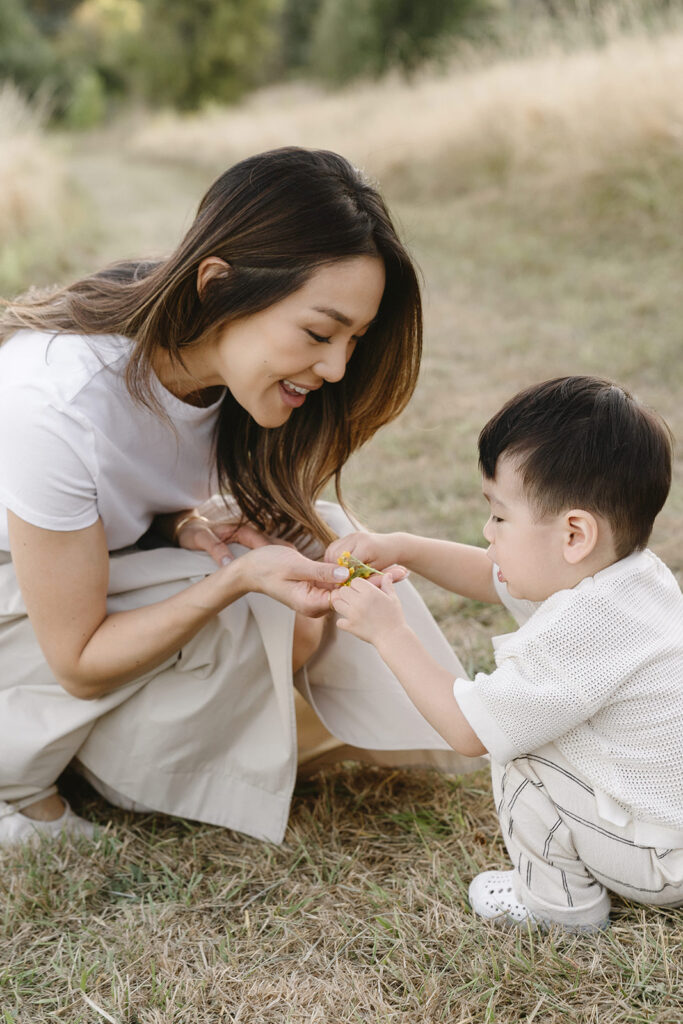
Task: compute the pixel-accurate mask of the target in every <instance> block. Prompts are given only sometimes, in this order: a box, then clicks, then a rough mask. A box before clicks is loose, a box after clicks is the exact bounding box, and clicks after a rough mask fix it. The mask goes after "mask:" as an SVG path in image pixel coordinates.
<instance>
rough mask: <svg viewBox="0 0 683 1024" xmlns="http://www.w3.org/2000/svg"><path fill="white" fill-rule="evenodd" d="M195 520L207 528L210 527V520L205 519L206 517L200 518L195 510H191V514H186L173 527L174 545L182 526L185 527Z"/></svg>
mask: <svg viewBox="0 0 683 1024" xmlns="http://www.w3.org/2000/svg"><path fill="white" fill-rule="evenodd" d="M195 519H196V520H198V521H199V522H201V523H205V524H206V526H208V527H209V528H210V527H211V520H210V519H207V518H206V516H201V515H200V514H199V512H197V511H196V509H193V510H192V511H191V512H188V513H187V515H184V516H182V517H181V518H180V519H179V520H178V522H177V523H176V524H175V526H174V527H173V543H174V544H177V543H178V535H179V534H180V531H181V530H182V528H183V526H187V524H188V523H191V522H193V520H195Z"/></svg>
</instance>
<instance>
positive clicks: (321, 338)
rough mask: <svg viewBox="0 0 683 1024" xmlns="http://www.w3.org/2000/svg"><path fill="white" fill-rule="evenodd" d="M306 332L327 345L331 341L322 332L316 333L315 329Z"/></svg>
mask: <svg viewBox="0 0 683 1024" xmlns="http://www.w3.org/2000/svg"><path fill="white" fill-rule="evenodd" d="M306 334H308V335H309V336H310V337H311V338H313V341H317V342H319V343H320V344H321V345H327V344H328V343H329V340H330V339H329V338H326V337H324V336H323V335H322V334H316V333H315V331H309V330H307V331H306Z"/></svg>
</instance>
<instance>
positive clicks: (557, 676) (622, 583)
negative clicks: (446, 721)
mask: <svg viewBox="0 0 683 1024" xmlns="http://www.w3.org/2000/svg"><path fill="white" fill-rule="evenodd" d="M493 578H494V581H495V585H496V588H497V590H498V593H499V595H500V598H501V600H502V602H503V604H505V605H506V606H507V607H508V608H509V610H510V611H511V612H512V614H513V615H514V616H515V618H516V619H517V621H518V622H519V623H520V629H518V630H517V631H516V632H515V633H509V634H507V635H505V636H500V637H495V638H494V640H493V644H494V650H495V658H496V665H497V668H496V670H495V671H494V672H492V673H491V674H490V675H486V674H484V673H481V672H480V673H478V674H477V675H476V676H475V678H474V680H473V681H470V680H464V679H458V680H456V682H455V684H454V695H455V698H456V700H457V702H458V705H459V706H460V709H461V710H462V712H463V714H464V715H465V716H466V718H467V719H468V721H469V723H470V725H471V726H472V728H473V729H474V731H475V732H476V733H477V735H478V736H479V738H480V739H481V741H482V743H483V744H484V745H485V746H486V748H487V750H488V751H489V752H490V754H491V756H492V757H493V758H494V759H495V760H496V761H499V762H501V763H505V762H506V761H509V760H511V759H512V758H514V757H518V756H520V755H522V754H527V753H530V752H531V751H534V750H537V749H538V748H539V747H542V746H544V745H546V744H548V743H554V744H555V745H556V746H557V747H558V749H559V750H560V751H561V752H562V754H564V756H565V757H566V758H567V760H568V761H569V762H570V763H571V764H572V765H573V766H575V767H576V769H577V771H578V772H579V773H580V774H581V775H583V776H584V778H586V779H587V780H588V781H589V782H590V783H591V784H592V785H593V786H594V788H595V791H596V797H597V799H598V805H599V807H601V812H604V816H605V817H607V818H608V820H610V821H615V822H616V823H617V824H625V823H626V822H627V821H629V820H632V821H634V822H636V823H638V826H639V827H638V828H637V830H636V832H637V839H636V841H637V842H644V843H645V844H646V845H656V846H659V845H663V844H664V843H666V842H668V845H672V843H673V842H674V841H675V839H676V836H672V835H671V834H667V833H668V832H669V830H671V829H674V830H677V832H679V833H680V843H676V845H681V846H683V594H681V589H680V587H679V586H678V583H677V582H676V580H675V578H674V576H673V574H672V573H671V571H670V570H669V569H668V568H667V567H666V566H665V565H664V563H663V562H662V561H660V559H659V558H657V556H656V555H655V554H653V552H652V551H649V550H645V551H639V552H635V553H634V554H632V555H629V556H628V558H624V559H622V560H621V561H619V562H616V563H615V564H614V565H610V566H609V567H608V568H607V569H603V570H602V571H601V572H599V573H596V575H595V576H591V577H587V578H586V579H584V580H582V581H581V582H580V583H579V584H578V585H577V586H576V587H574V588H573V589H571V590H561V591H558V593H556V594H553V595H552V596H551V597H549V598H548V599H547V600H546V601H543V602H542V603H540V604H534V603H532V602H530V601H519V600H515V599H514V598H511V597H510V596H509V595H508V593H507V587H506V586H505V584H500V583H499V582H498V580H497V577H496V567H494V570H493Z"/></svg>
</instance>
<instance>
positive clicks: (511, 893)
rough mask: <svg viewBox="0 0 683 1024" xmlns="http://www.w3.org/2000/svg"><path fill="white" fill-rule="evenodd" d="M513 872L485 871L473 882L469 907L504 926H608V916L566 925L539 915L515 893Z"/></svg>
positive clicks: (575, 928) (573, 929)
mask: <svg viewBox="0 0 683 1024" xmlns="http://www.w3.org/2000/svg"><path fill="white" fill-rule="evenodd" d="M514 877H515V872H514V871H482V873H481V874H480V875H477V876H476V877H475V878H473V879H472V881H471V882H470V889H469V899H470V906H471V908H472V910H473V911H474V913H475V914H477V915H478V916H479V917H483V918H484V919H485V920H487V921H495V922H496V923H498V924H502V925H524V924H527V925H529V926H530V927H531V928H540V929H543V930H545V931H547V929H548V928H550V927H552V926H553V925H554V926H555V927H557V928H561V929H562V930H563V931H565V932H587V933H592V932H601V931H605V929H606V928H609V924H610V922H609V918H608V917H606V918H605V919H604V920H603V921H599V922H598V923H597V924H569V923H567V924H565V923H563V922H561V921H552V920H550V918H547V917H539V915H538V914H534V912H533V911H531V910H529V908H528V907H525V906H524V904H523V903H520V901H519V900H518V899H517V897H516V896H515V889H514V885H513V879H514Z"/></svg>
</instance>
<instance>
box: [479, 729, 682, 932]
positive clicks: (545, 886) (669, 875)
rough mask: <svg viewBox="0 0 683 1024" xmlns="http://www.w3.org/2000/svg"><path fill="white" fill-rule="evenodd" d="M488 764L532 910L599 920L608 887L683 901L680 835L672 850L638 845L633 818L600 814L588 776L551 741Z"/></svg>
mask: <svg viewBox="0 0 683 1024" xmlns="http://www.w3.org/2000/svg"><path fill="white" fill-rule="evenodd" d="M491 769H492V779H493V795H494V799H495V802H496V810H497V812H498V817H499V819H500V826H501V831H502V835H503V839H504V841H505V845H506V846H507V850H508V853H509V855H510V859H511V860H512V864H513V867H514V869H515V888H516V895H517V897H518V899H519V900H520V901H521V902H522V903H523V904H524V905H525V906H526V907H528V909H529V910H532V911H534V912H535V913H536V914H538V916H540V917H543V918H546V919H549V920H551V921H556V922H558V923H560V924H563V925H597V924H600V923H601V922H603V921H604V920H605V919H606V918H607V917H608V915H609V910H610V899H609V895H608V890H610V891H612V892H615V893H618V894H619V895H621V896H625V897H626V898H627V899H631V900H635V901H636V902H638V903H648V904H651V905H653V906H660V907H661V906H683V838H682V842H681V845H680V846H679V848H677V849H657V848H655V847H648V846H641V845H637V844H636V843H635V842H634V841H633V839H632V838H631V836H630V835H629V833H632V829H633V826H632V825H626V826H623V827H620V826H619V825H614V824H612V823H611V822H608V821H606V820H605V819H604V818H601V817H600V815H599V814H598V809H597V803H596V800H595V795H594V791H593V789H592V787H591V785H590V783H589V782H588V781H587V780H586V779H585V778H583V777H581V776H580V775H579V774H578V773H577V772H576V770H575V769H574V768H573V767H572V766H570V765H569V764H568V763H567V762H566V761H565V760H564V759H563V758H562V756H561V755H560V754H559V752H558V751H557V750H556V749H555V748H554V747H544V748H543V749H542V750H539V751H536V752H535V753H533V754H528V755H526V756H525V757H519V758H515V759H514V760H513V761H510V762H508V763H507V764H506V765H500V764H496V763H495V762H493V761H492V763H491Z"/></svg>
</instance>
